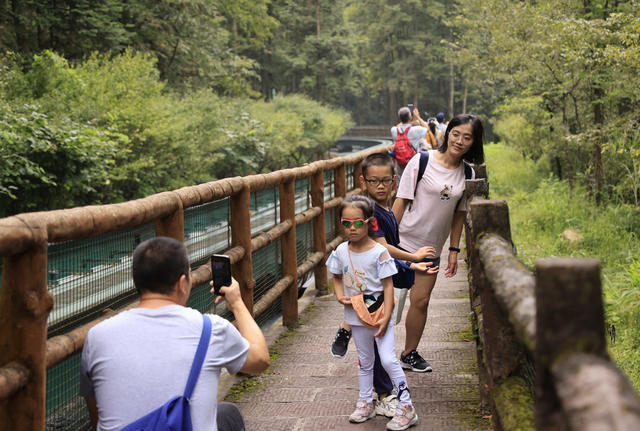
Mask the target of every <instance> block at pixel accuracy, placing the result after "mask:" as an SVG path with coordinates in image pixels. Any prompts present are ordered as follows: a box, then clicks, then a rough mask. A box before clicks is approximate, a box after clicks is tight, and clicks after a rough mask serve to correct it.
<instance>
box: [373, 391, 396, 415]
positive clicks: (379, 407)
mask: <svg viewBox="0 0 640 431" xmlns="http://www.w3.org/2000/svg"><path fill="white" fill-rule="evenodd" d="M397 408H398V397H396V396H395V395H394V394H389V395H387V396H386V397H385V398H383V399H381V400H378V401H376V414H377V415H380V416H386V417H388V418H392V417H393V416H394V415H395V414H396V409H397Z"/></svg>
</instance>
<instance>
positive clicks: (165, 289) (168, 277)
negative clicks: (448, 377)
mask: <svg viewBox="0 0 640 431" xmlns="http://www.w3.org/2000/svg"><path fill="white" fill-rule="evenodd" d="M131 266H132V273H133V283H134V284H135V286H136V289H137V290H138V293H142V292H143V291H147V292H154V293H160V294H163V295H167V294H170V293H171V292H172V291H173V287H174V286H175V284H176V282H177V281H178V280H179V279H180V277H181V276H182V274H184V275H186V276H187V279H189V256H188V255H187V248H186V247H185V246H184V244H182V243H181V242H180V241H178V240H175V239H173V238H168V237H164V236H159V237H156V238H151V239H148V240H146V241H144V242H143V243H141V244H140V245H138V246H137V247H136V249H135V250H134V252H133V263H132V265H131Z"/></svg>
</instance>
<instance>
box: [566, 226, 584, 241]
mask: <svg viewBox="0 0 640 431" xmlns="http://www.w3.org/2000/svg"><path fill="white" fill-rule="evenodd" d="M562 238H564V239H566V240H567V241H569V242H580V241H582V240H583V239H584V235H582V234H580V233H578V232H576V231H575V230H573V229H565V230H564V232H562Z"/></svg>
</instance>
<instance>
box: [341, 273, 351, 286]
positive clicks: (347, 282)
mask: <svg viewBox="0 0 640 431" xmlns="http://www.w3.org/2000/svg"><path fill="white" fill-rule="evenodd" d="M342 282H343V283H344V285H345V286H346V287H348V288H349V289H351V288H352V287H353V277H351V273H350V272H345V273H344V277H342Z"/></svg>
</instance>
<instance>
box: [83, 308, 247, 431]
mask: <svg viewBox="0 0 640 431" xmlns="http://www.w3.org/2000/svg"><path fill="white" fill-rule="evenodd" d="M210 317H211V322H212V328H211V341H210V343H209V348H208V350H207V356H206V358H205V361H204V364H203V365H202V370H201V372H200V377H199V378H198V381H197V383H196V386H195V389H194V391H193V396H192V397H191V420H192V423H193V429H194V430H207V431H209V430H216V428H217V427H216V406H217V395H218V379H219V377H220V369H221V368H222V367H225V368H227V370H229V372H230V373H231V374H235V373H237V372H238V371H239V370H240V368H242V366H243V365H244V362H245V360H246V359H247V354H248V352H249V343H248V341H247V340H245V339H244V338H243V337H242V335H240V333H239V332H238V330H237V329H236V328H235V327H234V326H233V325H231V323H229V322H228V321H227V320H225V319H223V318H221V317H219V316H216V315H210ZM202 325H203V320H202V314H201V313H200V312H199V311H197V310H194V309H192V308H187V307H182V306H180V305H168V306H166V307H162V308H158V309H148V308H134V309H131V310H127V311H124V312H122V313H120V314H118V315H116V316H114V317H112V318H110V319H107V320H105V321H104V322H101V323H99V324H98V325H96V326H95V327H93V328H92V329H91V330H90V331H89V334H88V335H87V340H86V341H85V345H84V348H83V350H82V369H81V373H80V395H82V396H85V397H95V398H96V399H97V402H98V410H99V423H98V430H99V431H100V430H114V431H115V430H120V429H122V428H123V427H124V426H126V425H128V424H130V423H131V422H133V421H135V420H136V419H138V418H140V417H142V416H144V415H146V414H147V413H149V412H151V411H152V410H155V409H156V408H158V407H160V406H162V405H163V404H164V403H165V402H167V401H169V399H171V398H172V397H174V396H175V395H181V394H182V393H183V392H184V389H185V386H186V384H187V377H188V375H189V370H190V369H191V363H192V362H193V357H194V356H195V352H196V348H197V347H198V342H199V340H200V334H201V333H202Z"/></svg>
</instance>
